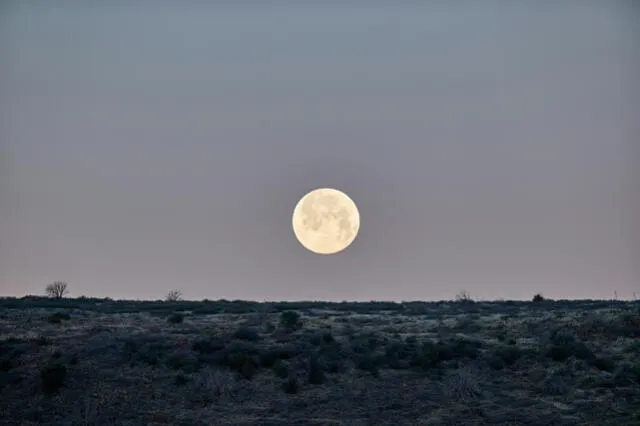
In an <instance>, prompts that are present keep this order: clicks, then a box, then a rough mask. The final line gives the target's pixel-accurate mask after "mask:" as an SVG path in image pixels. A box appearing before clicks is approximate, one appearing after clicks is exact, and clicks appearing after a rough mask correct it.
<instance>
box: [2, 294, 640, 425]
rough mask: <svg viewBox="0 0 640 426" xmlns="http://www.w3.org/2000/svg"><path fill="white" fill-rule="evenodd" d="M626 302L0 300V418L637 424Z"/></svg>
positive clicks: (639, 405) (11, 421)
mask: <svg viewBox="0 0 640 426" xmlns="http://www.w3.org/2000/svg"><path fill="white" fill-rule="evenodd" d="M639 338H640V303H638V302H613V301H549V300H544V299H543V298H542V297H538V298H537V299H536V298H534V299H533V301H531V302H511V301H508V302H473V301H471V300H468V299H463V300H459V301H457V302H405V303H391V302H370V303H329V302H282V303H256V302H247V301H198V302H195V301H179V300H174V301H114V300H110V299H90V298H77V299H67V298H63V297H59V298H40V297H35V296H29V297H24V298H19V299H16V298H5V299H0V424H3V425H5V424H6V425H185V426H186V425H189V426H191V425H194V426H197V425H238V426H239V425H273V426H276V425H278V426H280V425H392V424H393V425H458V424H459V425H470V426H471V425H493V424H495V425H544V426H547V425H548V426H552V425H603V426H604V425H616V426H622V425H639V424H640V414H639V413H640V339H639Z"/></svg>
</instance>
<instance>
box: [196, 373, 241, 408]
mask: <svg viewBox="0 0 640 426" xmlns="http://www.w3.org/2000/svg"><path fill="white" fill-rule="evenodd" d="M234 382H235V380H234V379H233V376H232V375H231V373H230V372H224V371H220V370H206V371H204V372H203V373H202V374H201V375H199V376H198V377H197V380H196V382H195V383H194V389H193V391H192V392H190V396H191V398H192V400H193V402H196V403H198V404H200V405H205V406H206V405H208V404H211V403H212V402H215V401H218V400H220V399H224V398H229V397H231V396H233V393H234V388H233V384H234Z"/></svg>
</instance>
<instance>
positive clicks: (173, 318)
mask: <svg viewBox="0 0 640 426" xmlns="http://www.w3.org/2000/svg"><path fill="white" fill-rule="evenodd" d="M183 320H184V315H183V314H181V313H179V312H176V313H173V314H171V315H169V317H168V318H167V322H168V323H169V324H181V323H182V321H183Z"/></svg>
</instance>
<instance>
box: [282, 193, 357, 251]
mask: <svg viewBox="0 0 640 426" xmlns="http://www.w3.org/2000/svg"><path fill="white" fill-rule="evenodd" d="M292 222H293V232H294V234H295V235H296V238H297V239H298V241H299V242H300V244H302V245H303V246H304V247H305V248H306V249H307V250H309V251H312V252H314V253H317V254H334V253H338V252H340V251H342V250H344V249H346V248H347V247H349V245H351V243H352V242H353V240H355V238H356V236H357V235H358V231H359V230H360V213H359V212H358V208H357V207H356V204H355V203H354V202H353V200H352V199H351V198H349V197H348V196H347V194H345V193H344V192H342V191H338V190H337V189H331V188H319V189H316V190H313V191H311V192H309V193H308V194H307V195H305V196H304V197H302V198H301V199H300V201H298V204H297V205H296V207H295V209H294V210H293V220H292Z"/></svg>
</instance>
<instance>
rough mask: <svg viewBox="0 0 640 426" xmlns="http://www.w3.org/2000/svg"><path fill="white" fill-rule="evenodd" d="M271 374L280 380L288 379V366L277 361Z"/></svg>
mask: <svg viewBox="0 0 640 426" xmlns="http://www.w3.org/2000/svg"><path fill="white" fill-rule="evenodd" d="M273 372H274V373H275V375H276V376H278V377H280V378H281V379H286V378H287V377H289V364H287V363H286V362H285V361H281V360H278V361H276V362H275V363H274V364H273Z"/></svg>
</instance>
